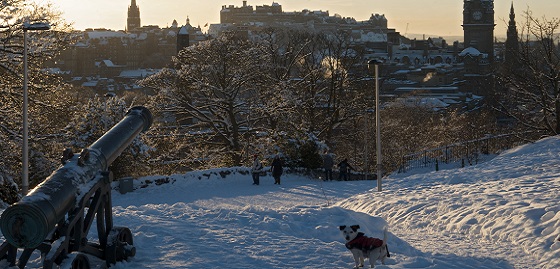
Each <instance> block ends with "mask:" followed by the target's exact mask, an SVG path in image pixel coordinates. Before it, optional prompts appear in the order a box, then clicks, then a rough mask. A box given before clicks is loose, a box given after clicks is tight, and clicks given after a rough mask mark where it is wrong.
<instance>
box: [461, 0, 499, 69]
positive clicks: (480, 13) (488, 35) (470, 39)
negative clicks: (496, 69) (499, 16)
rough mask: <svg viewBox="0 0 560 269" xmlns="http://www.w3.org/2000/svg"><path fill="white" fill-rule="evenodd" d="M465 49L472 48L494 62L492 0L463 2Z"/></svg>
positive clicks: (468, 0)
mask: <svg viewBox="0 0 560 269" xmlns="http://www.w3.org/2000/svg"><path fill="white" fill-rule="evenodd" d="M462 26H463V31H464V38H465V48H468V47H473V48H475V49H477V50H478V51H480V52H481V53H484V54H487V55H488V60H489V61H490V62H493V61H494V27H495V26H496V24H495V23H494V0H464V5H463V25H462Z"/></svg>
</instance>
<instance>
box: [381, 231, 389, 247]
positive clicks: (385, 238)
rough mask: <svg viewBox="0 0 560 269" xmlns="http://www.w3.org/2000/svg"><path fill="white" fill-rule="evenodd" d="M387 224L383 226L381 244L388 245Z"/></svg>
mask: <svg viewBox="0 0 560 269" xmlns="http://www.w3.org/2000/svg"><path fill="white" fill-rule="evenodd" d="M387 238H388V236H387V226H385V227H384V228H383V244H382V245H381V246H385V245H387Z"/></svg>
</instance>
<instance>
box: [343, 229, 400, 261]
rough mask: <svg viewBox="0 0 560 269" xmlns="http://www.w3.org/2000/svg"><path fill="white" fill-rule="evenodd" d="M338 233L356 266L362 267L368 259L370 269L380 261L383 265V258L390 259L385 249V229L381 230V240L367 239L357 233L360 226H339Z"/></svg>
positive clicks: (386, 248) (362, 234)
mask: <svg viewBox="0 0 560 269" xmlns="http://www.w3.org/2000/svg"><path fill="white" fill-rule="evenodd" d="M339 228H340V231H342V235H343V236H344V240H346V247H347V248H348V249H349V250H350V251H351V252H352V255H353V256H354V262H355V263H356V266H355V267H354V268H360V267H363V266H364V258H367V259H369V263H370V266H371V268H373V267H375V262H376V261H377V260H381V263H382V264H385V258H386V257H390V256H391V255H390V254H389V248H388V247H387V228H385V229H384V230H383V240H381V239H379V238H373V237H367V236H365V235H364V233H362V232H358V229H359V228H360V225H352V226H346V225H343V226H340V227H339Z"/></svg>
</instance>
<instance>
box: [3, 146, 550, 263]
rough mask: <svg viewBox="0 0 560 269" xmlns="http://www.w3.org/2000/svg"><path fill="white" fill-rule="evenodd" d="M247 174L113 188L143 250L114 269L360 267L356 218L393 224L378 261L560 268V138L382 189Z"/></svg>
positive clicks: (367, 227) (120, 213) (396, 179)
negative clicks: (350, 246)
mask: <svg viewBox="0 0 560 269" xmlns="http://www.w3.org/2000/svg"><path fill="white" fill-rule="evenodd" d="M242 170H246V168H236V169H216V170H210V171H196V172H190V173H187V174H185V175H172V176H169V177H166V176H152V177H147V178H142V179H140V180H138V181H137V182H136V183H135V187H136V190H135V191H134V192H132V193H127V194H120V193H119V192H118V191H114V192H113V203H114V222H115V225H117V226H125V227H128V228H130V229H131V231H132V233H133V235H134V240H135V246H136V248H137V254H136V256H135V257H133V258H131V259H130V260H129V261H127V262H121V263H118V264H117V265H115V266H113V267H112V268H135V269H137V268H158V269H160V268H228V269H231V268H239V269H241V268H244V269H246V268H259V269H263V268H298V269H299V268H352V266H353V261H352V255H351V254H350V252H349V251H348V250H347V249H346V248H345V246H344V241H343V238H342V236H341V235H340V232H339V229H338V226H339V225H351V224H359V225H360V226H361V227H362V231H363V232H365V233H366V235H369V236H375V237H381V236H382V235H381V231H382V227H384V226H386V225H388V227H389V232H390V236H389V249H390V251H391V255H392V256H391V258H389V259H388V261H387V264H386V265H385V266H383V265H380V264H378V265H377V266H376V268H392V269H404V268H430V269H432V268H441V269H444V268H445V269H448V268H457V269H458V268H461V269H463V268H477V269H479V268H489V269H493V268H496V269H497V268H531V269H533V268H559V267H560V241H558V240H559V235H560V138H558V137H551V138H547V139H544V140H541V141H538V142H537V143H534V144H528V145H525V146H522V147H519V148H516V149H514V150H510V151H508V152H505V153H503V154H501V155H500V156H498V157H496V158H494V159H492V160H490V161H488V162H486V163H482V164H479V165H477V166H471V167H466V168H462V169H453V170H443V171H439V172H430V173H423V174H407V175H393V176H390V177H388V178H386V179H384V182H383V183H384V190H383V192H381V193H379V192H377V191H376V182H375V181H350V182H339V181H334V182H323V181H319V180H317V179H309V178H305V177H302V176H297V175H291V174H288V175H285V176H284V177H283V179H282V185H280V186H278V185H274V184H273V183H274V182H273V179H272V177H270V176H266V177H264V178H261V185H259V186H253V185H252V184H251V183H252V180H251V178H250V176H249V175H248V174H245V173H241V172H240V171H242ZM220 171H221V172H222V173H221V174H222V175H223V176H222V175H220V173H219V172H220ZM225 171H230V172H231V173H229V174H228V173H227V172H225ZM156 180H159V181H160V182H161V181H169V183H166V184H154V183H153V182H156ZM147 181H148V182H152V184H144V183H145V182H147ZM91 236H92V239H94V237H95V236H96V234H95V233H93V234H92V235H91ZM3 265H4V266H6V264H5V262H0V267H2V266H3ZM28 268H40V258H39V257H34V260H33V261H32V262H31V265H30V266H29V267H28Z"/></svg>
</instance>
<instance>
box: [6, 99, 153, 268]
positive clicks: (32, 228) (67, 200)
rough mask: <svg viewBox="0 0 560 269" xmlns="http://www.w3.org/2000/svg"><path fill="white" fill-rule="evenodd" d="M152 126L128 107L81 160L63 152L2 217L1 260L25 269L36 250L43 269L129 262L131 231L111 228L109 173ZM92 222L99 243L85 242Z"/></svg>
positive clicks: (139, 110) (142, 111)
mask: <svg viewBox="0 0 560 269" xmlns="http://www.w3.org/2000/svg"><path fill="white" fill-rule="evenodd" d="M151 124H152V114H151V113H150V111H149V110H148V109H147V108H145V107H133V108H131V109H130V110H129V111H128V112H127V113H126V116H125V117H124V118H123V119H122V120H121V121H120V122H119V123H117V124H116V125H115V126H113V128H111V130H109V131H108V132H107V133H105V134H104V135H103V136H102V137H100V138H99V139H98V140H97V141H95V142H94V143H93V144H92V145H91V146H90V147H89V148H86V149H83V150H82V152H81V153H80V154H74V153H72V151H71V150H70V151H68V150H66V151H65V152H64V154H63V157H62V166H61V167H60V168H58V169H57V170H56V171H54V172H53V173H52V174H51V175H50V176H49V177H48V178H47V179H45V181H43V182H42V183H41V184H39V185H38V186H37V187H36V188H34V189H33V190H32V191H31V192H30V193H29V194H28V195H27V196H25V197H23V198H22V199H21V201H19V202H17V203H14V204H13V205H11V206H9V207H8V208H7V209H6V210H5V211H4V212H3V213H2V216H1V218H0V228H1V229H2V234H3V235H4V238H5V240H6V241H5V242H4V243H3V244H2V245H1V246H0V260H7V261H8V263H9V264H10V266H15V265H16V259H17V266H18V267H19V268H25V265H26V264H27V262H28V261H29V258H30V257H31V255H32V253H33V252H34V251H36V250H38V251H40V253H41V256H42V257H43V268H44V269H51V268H53V265H54V264H60V263H62V262H63V260H65V259H67V258H68V257H70V256H72V257H73V260H72V268H73V269H89V268H90V262H89V258H88V257H91V256H94V257H97V258H99V259H102V260H105V263H106V266H108V267H110V266H111V265H112V264H114V263H116V262H118V261H122V260H126V259H127V258H128V257H132V256H134V255H135V252H136V249H135V248H134V246H133V239H132V233H131V232H130V230H129V229H128V228H125V227H114V226H113V218H112V203H111V182H112V181H113V178H112V173H111V172H110V171H109V170H108V168H109V165H110V164H111V163H112V162H113V161H114V160H115V159H116V158H117V157H118V156H119V155H120V154H121V153H122V152H123V150H124V149H125V148H126V147H128V145H129V144H130V143H131V142H132V141H133V140H134V138H136V136H137V135H138V134H139V133H140V132H142V131H146V130H148V128H149V127H150V125H151ZM94 219H95V220H96V225H97V235H98V242H97V241H91V242H90V241H89V240H88V237H87V236H88V233H89V230H90V227H91V225H92V223H93V221H94ZM18 249H22V250H20V251H18ZM18 252H20V256H19V259H18V258H17V256H18ZM69 254H73V255H69Z"/></svg>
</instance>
